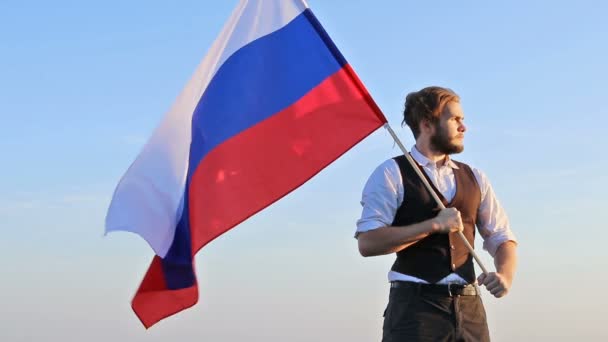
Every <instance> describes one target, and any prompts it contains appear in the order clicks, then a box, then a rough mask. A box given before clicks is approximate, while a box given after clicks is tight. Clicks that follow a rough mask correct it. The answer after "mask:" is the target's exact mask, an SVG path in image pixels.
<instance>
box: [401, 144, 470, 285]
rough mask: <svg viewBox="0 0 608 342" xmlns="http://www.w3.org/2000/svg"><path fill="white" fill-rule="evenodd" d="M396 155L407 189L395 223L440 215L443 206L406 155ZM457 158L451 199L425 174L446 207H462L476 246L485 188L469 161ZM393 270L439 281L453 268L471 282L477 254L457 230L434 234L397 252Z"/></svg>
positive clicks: (468, 230) (419, 220)
mask: <svg viewBox="0 0 608 342" xmlns="http://www.w3.org/2000/svg"><path fill="white" fill-rule="evenodd" d="M393 159H394V160H395V161H396V162H397V164H398V165H399V169H400V170H401V178H402V179H403V188H404V190H405V191H404V198H403V203H402V204H401V207H399V209H398V210H397V213H396V214H395V219H394V221H393V224H392V225H393V226H407V225H410V224H414V223H418V222H422V221H425V220H428V219H430V218H433V217H435V216H437V213H438V212H439V210H440V209H439V208H438V206H437V204H436V202H435V200H434V199H433V197H432V196H431V194H430V193H429V192H428V190H427V189H426V188H425V186H424V184H423V183H422V181H421V180H420V178H419V176H418V175H417V174H416V173H415V171H414V169H413V168H412V166H411V165H410V163H409V162H408V161H407V159H406V158H405V156H403V155H402V156H399V157H395V158H393ZM453 162H454V163H456V165H458V169H453V171H454V177H455V180H456V194H455V195H454V198H453V199H452V201H451V202H448V201H447V200H446V199H445V198H444V197H443V195H441V192H439V191H438V190H437V188H435V185H434V184H433V182H432V181H431V180H430V179H429V178H428V176H427V175H426V173H425V172H424V171H422V174H424V176H425V177H426V178H427V180H428V181H429V183H430V184H431V185H432V187H433V189H434V190H435V192H436V193H437V195H438V196H439V198H440V199H441V201H442V202H443V204H444V205H445V206H446V207H454V208H456V209H458V210H459V211H460V214H461V216H462V222H463V224H464V231H463V233H464V235H465V237H466V238H467V240H468V241H469V243H470V244H471V246H473V244H474V241H475V223H476V218H477V210H478V208H479V204H480V202H481V192H480V189H479V185H478V184H477V180H476V179H475V175H474V174H473V171H472V170H471V168H470V167H469V166H468V165H466V164H463V163H460V162H457V161H454V160H453ZM421 170H422V168H421ZM392 270H393V271H396V272H399V273H403V274H407V275H411V276H414V277H417V278H420V279H424V280H426V281H428V282H429V283H436V282H437V281H439V280H441V279H442V278H444V277H446V276H447V275H448V274H450V273H452V272H455V273H456V274H458V275H460V276H461V277H463V278H464V279H465V280H466V281H467V282H469V283H473V282H474V281H475V269H474V266H473V257H472V256H471V255H470V253H469V251H468V250H467V248H466V247H465V245H464V242H463V241H462V240H461V238H460V237H459V236H458V234H457V233H450V234H431V235H429V236H427V237H425V238H424V239H421V240H419V241H418V242H416V243H415V244H413V245H411V246H409V247H407V248H405V249H403V250H401V251H400V252H398V253H397V260H395V263H394V264H393V267H392Z"/></svg>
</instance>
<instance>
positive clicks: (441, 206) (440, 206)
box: [384, 122, 488, 275]
mask: <svg viewBox="0 0 608 342" xmlns="http://www.w3.org/2000/svg"><path fill="white" fill-rule="evenodd" d="M384 128H385V129H386V130H387V131H388V132H389V133H390V134H391V136H392V137H393V140H395V143H396V144H397V146H399V148H400V149H401V151H403V155H405V158H407V161H408V162H409V163H410V165H412V168H413V169H414V171H415V172H416V174H417V175H418V177H420V179H421V180H422V183H423V184H424V186H425V187H426V188H427V190H428V191H429V192H430V193H431V196H433V199H435V202H437V205H438V206H439V208H441V209H445V205H443V202H442V201H441V199H439V196H437V193H435V190H433V188H432V187H431V184H429V182H428V180H427V179H426V177H425V176H424V175H423V174H422V171H420V168H419V167H418V164H417V163H416V162H415V161H414V159H412V156H410V154H409V153H408V151H407V149H406V148H405V146H403V144H402V143H401V140H399V137H397V134H395V131H393V129H392V128H391V126H390V125H389V124H388V122H387V123H385V124H384ZM458 236H460V238H461V239H462V241H463V242H464V245H465V246H466V247H467V249H468V250H469V252H470V253H471V255H473V258H475V261H477V264H478V265H479V267H480V268H481V270H482V271H483V273H484V274H486V275H487V274H488V270H487V269H486V267H485V266H484V265H483V263H482V262H481V260H480V259H479V257H478V256H477V254H476V253H475V250H474V249H473V246H471V244H470V243H469V241H468V240H467V238H466V237H465V236H464V234H463V233H462V230H459V231H458Z"/></svg>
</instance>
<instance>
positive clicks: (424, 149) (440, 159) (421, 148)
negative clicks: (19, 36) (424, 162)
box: [416, 142, 447, 166]
mask: <svg viewBox="0 0 608 342" xmlns="http://www.w3.org/2000/svg"><path fill="white" fill-rule="evenodd" d="M416 149H417V150H418V152H420V154H422V155H423V156H425V157H426V158H427V159H428V160H430V161H432V162H433V163H435V165H437V166H442V165H443V164H444V163H445V162H446V160H447V154H445V153H440V152H437V151H434V150H433V149H431V147H430V146H429V144H421V143H419V142H416Z"/></svg>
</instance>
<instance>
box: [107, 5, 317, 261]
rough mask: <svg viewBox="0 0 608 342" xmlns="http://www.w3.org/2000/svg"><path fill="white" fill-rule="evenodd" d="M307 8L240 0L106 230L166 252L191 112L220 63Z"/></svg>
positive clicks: (138, 162)
mask: <svg viewBox="0 0 608 342" xmlns="http://www.w3.org/2000/svg"><path fill="white" fill-rule="evenodd" d="M306 8H307V6H306V3H304V2H303V1H302V0H292V1H287V0H242V1H241V2H240V3H239V4H238V5H237V7H236V9H235V10H234V11H233V12H232V15H231V17H230V18H229V19H228V22H227V23H226V24H225V25H224V28H223V30H222V32H221V33H220V35H219V36H218V38H217V39H216V40H215V42H214V43H213V45H212V46H211V49H210V50H209V52H208V54H207V56H206V57H205V58H204V59H203V61H202V62H201V64H200V65H199V66H198V67H197V69H196V71H195V72H194V75H193V76H192V78H191V79H190V81H189V82H188V84H187V85H186V87H185V88H184V90H183V91H182V93H181V94H180V95H179V96H178V98H177V100H176V101H175V103H174V104H173V106H172V107H171V109H170V110H169V112H168V113H167V114H166V115H165V117H164V119H163V121H162V122H161V124H160V125H159V126H158V127H157V129H156V130H155V132H154V133H153V135H152V137H151V138H150V140H149V141H148V142H147V143H146V145H145V146H144V148H143V150H142V152H141V153H140V154H139V156H138V157H137V158H136V159H135V161H134V162H133V164H132V165H131V166H130V167H129V169H128V170H127V172H126V173H125V175H124V176H123V177H122V179H121V180H120V182H119V183H118V186H117V187H116V190H115V191H114V196H113V198H112V202H111V203H110V207H109V209H108V213H107V216H106V233H107V232H111V231H118V230H122V231H128V232H133V233H135V234H139V235H140V236H141V237H142V238H143V239H144V240H146V241H147V242H148V244H150V247H152V249H153V250H154V252H155V253H156V254H157V255H159V256H161V257H164V256H165V255H166V254H167V251H168V250H169V247H170V246H171V243H172V242H173V236H174V234H175V226H176V225H177V223H178V220H179V218H180V216H181V211H182V208H181V207H182V206H183V194H184V188H185V183H186V175H187V172H188V156H189V152H190V142H191V140H192V135H191V122H192V113H193V111H194V109H195V108H196V105H197V104H198V101H199V100H200V98H201V96H202V94H203V92H204V90H205V89H206V88H207V85H208V84H209V82H210V81H211V79H212V78H213V76H214V75H215V73H216V72H217V70H218V69H219V68H220V66H221V65H222V64H223V63H224V62H225V61H226V60H227V59H228V58H229V57H230V56H231V55H232V54H234V53H235V52H236V51H237V50H239V49H240V48H242V47H243V46H245V45H247V44H249V43H251V42H252V41H254V40H256V39H258V38H260V37H263V36H265V35H268V34H270V33H272V32H274V31H276V30H278V29H280V28H282V27H283V26H285V25H287V24H288V23H289V22H290V21H292V20H293V19H294V18H295V17H296V16H298V15H299V14H300V13H302V12H303V11H304V10H305V9H306Z"/></svg>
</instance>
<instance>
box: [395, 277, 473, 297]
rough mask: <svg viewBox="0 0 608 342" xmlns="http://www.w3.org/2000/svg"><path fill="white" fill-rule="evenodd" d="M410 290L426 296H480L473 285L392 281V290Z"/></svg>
mask: <svg viewBox="0 0 608 342" xmlns="http://www.w3.org/2000/svg"><path fill="white" fill-rule="evenodd" d="M395 288H397V289H399V288H409V289H412V290H416V291H418V292H419V293H424V294H435V295H439V296H447V297H453V296H476V295H477V294H478V290H477V286H476V285H473V284H468V285H460V284H447V285H439V284H423V283H414V282H411V281H392V282H391V289H395Z"/></svg>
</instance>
